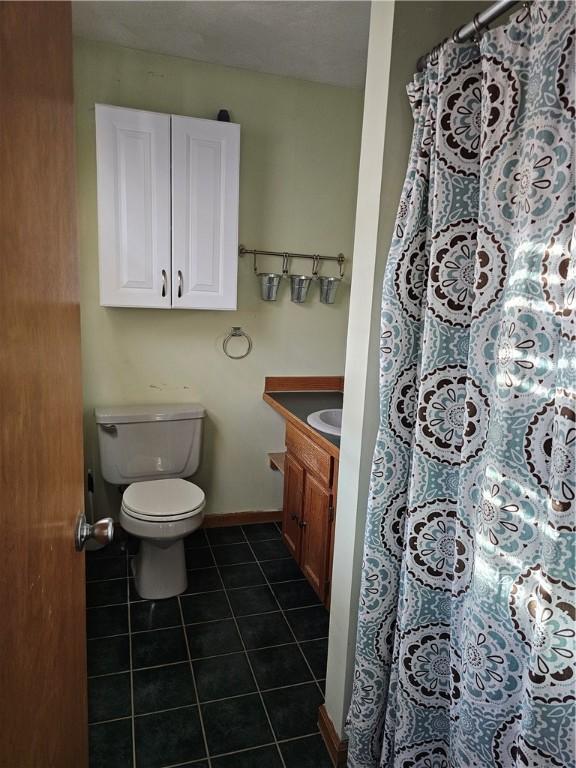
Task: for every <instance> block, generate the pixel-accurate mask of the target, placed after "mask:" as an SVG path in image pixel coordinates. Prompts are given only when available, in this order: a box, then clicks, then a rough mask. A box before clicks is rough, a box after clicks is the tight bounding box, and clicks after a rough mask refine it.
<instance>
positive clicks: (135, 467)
mask: <svg viewBox="0 0 576 768" xmlns="http://www.w3.org/2000/svg"><path fill="white" fill-rule="evenodd" d="M205 413H206V411H205V410H204V407H203V406H201V405H199V404H198V403H187V404H186V405H118V406H111V407H101V408H95V409H94V414H95V416H96V426H97V429H98V445H99V448H100V467H101V471H102V476H103V477H104V479H105V480H107V481H108V482H109V483H113V484H114V485H129V484H130V483H135V482H138V481H141V480H157V479H159V478H170V477H191V476H192V475H193V474H194V473H195V472H196V470H197V469H198V465H199V463H200V448H201V444H202V424H203V421H204V416H205Z"/></svg>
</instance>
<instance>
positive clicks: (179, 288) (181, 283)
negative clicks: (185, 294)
mask: <svg viewBox="0 0 576 768" xmlns="http://www.w3.org/2000/svg"><path fill="white" fill-rule="evenodd" d="M183 283H184V280H183V278H182V270H180V269H179V270H178V298H179V299H181V298H182V286H183Z"/></svg>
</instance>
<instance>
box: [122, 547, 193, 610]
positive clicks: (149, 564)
mask: <svg viewBox="0 0 576 768" xmlns="http://www.w3.org/2000/svg"><path fill="white" fill-rule="evenodd" d="M159 545H160V546H159ZM132 571H133V573H134V579H135V584H136V592H138V594H139V595H140V597H142V598H144V599H145V600H165V599H166V598H168V597H176V595H180V594H182V592H184V591H185V590H186V588H187V587H188V575H187V573H186V555H185V552H184V542H183V540H182V539H177V540H176V541H174V542H173V543H171V544H169V545H168V546H166V541H165V540H162V541H159V542H158V544H157V543H156V542H155V541H154V540H153V539H141V540H140V548H139V550H138V554H137V555H136V557H135V558H134V560H133V561H132Z"/></svg>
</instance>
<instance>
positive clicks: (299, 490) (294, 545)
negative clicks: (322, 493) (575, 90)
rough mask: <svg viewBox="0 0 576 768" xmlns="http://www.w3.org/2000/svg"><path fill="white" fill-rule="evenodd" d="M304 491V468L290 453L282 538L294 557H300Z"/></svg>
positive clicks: (287, 456)
mask: <svg viewBox="0 0 576 768" xmlns="http://www.w3.org/2000/svg"><path fill="white" fill-rule="evenodd" d="M303 492H304V470H303V469H302V467H301V465H300V464H299V463H298V462H297V461H296V460H295V459H294V458H293V457H292V456H291V455H290V454H289V453H287V454H286V457H285V460H284V511H283V521H282V538H283V539H284V543H285V544H286V546H287V547H288V549H289V550H290V554H291V555H292V557H293V558H294V559H295V560H296V561H298V560H299V558H300V539H301V530H302V529H301V527H300V522H301V520H302V496H303Z"/></svg>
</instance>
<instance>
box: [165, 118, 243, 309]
mask: <svg viewBox="0 0 576 768" xmlns="http://www.w3.org/2000/svg"><path fill="white" fill-rule="evenodd" d="M239 169H240V126H239V125H236V124H235V123H220V122H217V121H216V120H200V119H197V118H193V117H178V116H176V115H173V116H172V306H173V307H179V308H182V309H236V283H237V274H238V183H239Z"/></svg>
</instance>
